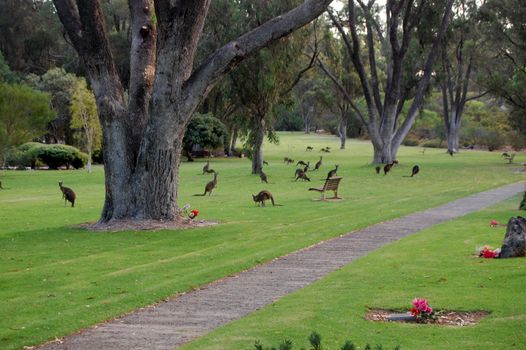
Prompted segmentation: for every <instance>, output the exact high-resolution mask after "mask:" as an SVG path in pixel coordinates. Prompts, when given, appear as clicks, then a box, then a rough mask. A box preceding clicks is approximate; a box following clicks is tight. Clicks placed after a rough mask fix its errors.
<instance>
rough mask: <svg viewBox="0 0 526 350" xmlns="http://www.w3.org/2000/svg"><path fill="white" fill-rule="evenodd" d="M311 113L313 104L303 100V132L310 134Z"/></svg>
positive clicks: (312, 112)
mask: <svg viewBox="0 0 526 350" xmlns="http://www.w3.org/2000/svg"><path fill="white" fill-rule="evenodd" d="M313 114H314V106H311V105H308V104H307V102H304V108H303V132H304V133H305V134H310V128H311V123H312V116H313Z"/></svg>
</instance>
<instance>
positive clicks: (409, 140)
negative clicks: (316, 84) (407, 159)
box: [402, 137, 419, 146]
mask: <svg viewBox="0 0 526 350" xmlns="http://www.w3.org/2000/svg"><path fill="white" fill-rule="evenodd" d="M418 143H419V142H418V139H417V138H415V137H406V139H405V140H404V142H402V145H404V146H418Z"/></svg>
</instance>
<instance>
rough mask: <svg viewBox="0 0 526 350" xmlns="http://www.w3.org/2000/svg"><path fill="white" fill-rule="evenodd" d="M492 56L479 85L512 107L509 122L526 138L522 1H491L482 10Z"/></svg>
mask: <svg viewBox="0 0 526 350" xmlns="http://www.w3.org/2000/svg"><path fill="white" fill-rule="evenodd" d="M480 18H481V19H482V21H483V22H482V25H481V30H482V31H483V36H484V40H485V42H486V45H488V46H489V47H490V49H491V51H489V52H490V55H487V56H486V57H487V59H486V60H485V61H484V62H483V63H484V64H483V65H482V66H481V67H482V68H481V71H482V73H483V74H481V75H480V76H479V79H478V82H479V83H480V84H482V85H484V86H485V87H486V88H488V89H489V90H490V91H491V93H492V94H494V95H496V96H498V97H500V98H502V99H503V100H504V101H506V103H507V105H508V106H509V107H511V108H510V109H511V111H510V113H509V118H510V122H511V123H512V124H513V126H514V127H515V128H516V129H517V130H518V131H519V132H520V134H521V135H522V136H524V135H526V26H525V24H524V23H525V20H524V19H525V18H526V7H525V6H524V2H523V1H522V0H488V1H486V2H485V3H484V4H483V5H482V6H481V8H480Z"/></svg>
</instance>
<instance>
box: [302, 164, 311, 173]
mask: <svg viewBox="0 0 526 350" xmlns="http://www.w3.org/2000/svg"><path fill="white" fill-rule="evenodd" d="M309 167H310V162H307V164H306V165H305V167H304V168H303V172H304V173H306V172H307V170H309Z"/></svg>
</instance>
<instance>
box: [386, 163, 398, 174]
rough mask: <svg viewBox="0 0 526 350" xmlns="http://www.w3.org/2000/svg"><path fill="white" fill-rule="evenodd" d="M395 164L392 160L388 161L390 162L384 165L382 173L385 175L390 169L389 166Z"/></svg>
mask: <svg viewBox="0 0 526 350" xmlns="http://www.w3.org/2000/svg"><path fill="white" fill-rule="evenodd" d="M394 165H395V163H394V162H392V163H390V164H386V165H385V166H384V175H387V173H388V172H390V171H391V168H392V167H393V166H394Z"/></svg>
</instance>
